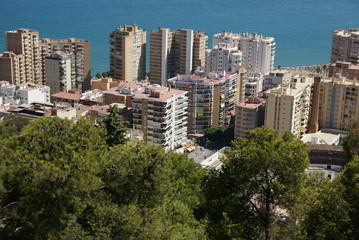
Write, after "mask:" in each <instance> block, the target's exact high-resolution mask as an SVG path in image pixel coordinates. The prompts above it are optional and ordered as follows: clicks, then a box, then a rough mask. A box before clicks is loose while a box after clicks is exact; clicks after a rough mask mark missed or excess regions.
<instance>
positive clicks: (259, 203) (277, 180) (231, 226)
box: [205, 128, 309, 239]
mask: <svg viewBox="0 0 359 240" xmlns="http://www.w3.org/2000/svg"><path fill="white" fill-rule="evenodd" d="M308 164H309V160H308V152H307V149H306V147H305V145H304V143H302V142H301V141H300V140H297V139H295V138H294V137H293V136H292V135H290V134H285V135H284V136H283V137H282V138H279V137H278V133H277V132H276V131H275V130H268V129H266V128H257V129H255V130H251V131H248V132H247V135H246V137H245V138H241V139H236V140H235V141H233V142H232V149H231V150H228V151H227V152H226V157H225V159H224V165H223V166H222V169H221V170H220V171H214V172H212V173H211V175H210V176H209V177H208V179H207V182H206V183H205V188H206V196H207V203H206V210H207V212H208V213H209V215H208V216H209V218H210V220H211V222H212V223H213V225H211V226H210V230H211V231H213V235H214V236H215V237H214V238H218V237H220V236H221V235H222V236H227V238H228V239H230V238H233V237H243V238H244V239H257V238H258V237H259V236H261V235H263V236H265V239H270V231H271V229H272V227H273V225H274V224H275V223H276V222H277V221H280V220H281V218H282V216H281V214H279V212H281V211H282V212H283V209H287V208H290V206H291V203H292V202H293V201H294V200H295V199H296V197H297V194H298V193H299V192H300V189H301V187H302V185H303V179H304V170H305V168H306V167H307V166H308ZM213 206H216V207H215V208H214V209H211V207H212V208H213ZM284 212H285V211H284ZM237 226H239V227H237ZM240 226H242V229H241V228H240ZM216 234H218V235H216Z"/></svg>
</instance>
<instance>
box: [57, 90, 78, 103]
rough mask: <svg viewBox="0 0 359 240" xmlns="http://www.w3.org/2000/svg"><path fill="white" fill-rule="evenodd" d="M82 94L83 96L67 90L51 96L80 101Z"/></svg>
mask: <svg viewBox="0 0 359 240" xmlns="http://www.w3.org/2000/svg"><path fill="white" fill-rule="evenodd" d="M81 96H82V95H81V94H74V93H67V92H58V93H54V94H52V95H51V97H55V98H62V99H68V100H74V101H79V100H80V98H81Z"/></svg>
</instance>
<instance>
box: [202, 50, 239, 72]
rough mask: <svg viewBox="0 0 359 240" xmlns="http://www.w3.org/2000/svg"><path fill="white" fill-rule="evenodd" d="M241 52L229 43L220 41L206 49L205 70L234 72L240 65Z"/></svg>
mask: <svg viewBox="0 0 359 240" xmlns="http://www.w3.org/2000/svg"><path fill="white" fill-rule="evenodd" d="M241 62H242V53H241V51H239V50H238V48H237V47H234V46H232V45H231V44H229V43H221V44H219V45H217V46H215V47H213V49H208V50H207V51H206V63H207V64H206V72H207V73H210V72H223V71H225V72H236V71H238V69H239V68H240V66H241Z"/></svg>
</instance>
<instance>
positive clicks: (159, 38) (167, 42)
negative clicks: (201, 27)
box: [150, 28, 207, 86]
mask: <svg viewBox="0 0 359 240" xmlns="http://www.w3.org/2000/svg"><path fill="white" fill-rule="evenodd" d="M206 45H207V35H205V34H204V33H203V32H198V31H193V30H188V29H179V30H176V31H174V30H170V29H168V28H159V29H158V30H157V31H153V32H151V33H150V82H151V83H152V84H160V85H162V86H166V84H167V82H166V81H167V79H169V78H171V77H174V76H176V74H191V73H192V72H193V71H194V70H195V69H196V68H197V67H204V66H205V59H206V57H205V51H206Z"/></svg>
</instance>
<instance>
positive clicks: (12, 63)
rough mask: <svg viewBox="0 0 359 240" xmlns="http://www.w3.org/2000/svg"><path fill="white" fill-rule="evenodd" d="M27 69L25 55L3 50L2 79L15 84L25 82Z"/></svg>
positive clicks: (1, 56)
mask: <svg viewBox="0 0 359 240" xmlns="http://www.w3.org/2000/svg"><path fill="white" fill-rule="evenodd" d="M25 69H26V66H25V57H24V55H22V54H19V55H16V54H15V53H13V52H3V53H1V54H0V80H4V81H8V82H10V83H13V84H21V83H25V82H26V75H25Z"/></svg>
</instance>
